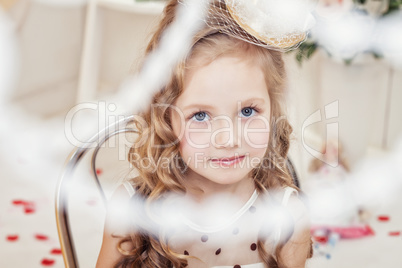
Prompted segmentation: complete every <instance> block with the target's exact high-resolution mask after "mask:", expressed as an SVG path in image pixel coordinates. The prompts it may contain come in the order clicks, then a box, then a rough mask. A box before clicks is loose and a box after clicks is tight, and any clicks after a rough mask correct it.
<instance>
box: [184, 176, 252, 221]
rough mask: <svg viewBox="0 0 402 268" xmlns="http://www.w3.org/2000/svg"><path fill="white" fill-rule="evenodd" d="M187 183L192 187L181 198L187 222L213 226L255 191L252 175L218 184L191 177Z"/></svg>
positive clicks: (241, 205) (242, 203)
mask: <svg viewBox="0 0 402 268" xmlns="http://www.w3.org/2000/svg"><path fill="white" fill-rule="evenodd" d="M188 182H189V183H191V185H194V187H189V188H188V189H187V192H186V194H185V196H184V197H183V199H182V201H183V202H181V204H184V211H183V212H184V215H185V216H186V218H188V219H189V220H190V221H192V222H194V223H196V224H199V225H202V226H211V225H212V226H213V225H216V224H219V223H221V222H224V221H226V220H227V219H229V218H231V217H232V216H233V215H235V214H236V213H237V212H238V211H239V210H240V209H241V208H242V207H243V206H244V205H245V204H246V203H247V201H249V199H250V198H251V196H252V195H253V193H254V191H255V185H254V181H253V179H252V178H244V179H242V180H240V181H238V182H237V183H234V184H218V183H214V182H212V181H209V180H202V179H201V178H198V179H197V178H195V177H192V178H189V180H188ZM197 182H198V183H197Z"/></svg>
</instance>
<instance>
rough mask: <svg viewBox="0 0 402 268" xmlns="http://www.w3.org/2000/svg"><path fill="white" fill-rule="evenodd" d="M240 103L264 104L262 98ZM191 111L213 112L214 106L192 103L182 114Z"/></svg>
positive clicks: (185, 107)
mask: <svg viewBox="0 0 402 268" xmlns="http://www.w3.org/2000/svg"><path fill="white" fill-rule="evenodd" d="M239 102H241V103H253V102H260V103H261V104H265V100H264V99H263V98H250V99H246V100H243V101H239ZM191 109H200V110H213V109H215V107H214V106H212V105H208V104H200V103H192V104H189V105H186V106H184V107H183V109H182V110H183V112H185V111H186V110H191Z"/></svg>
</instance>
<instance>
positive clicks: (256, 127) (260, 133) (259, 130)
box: [243, 118, 270, 149]
mask: <svg viewBox="0 0 402 268" xmlns="http://www.w3.org/2000/svg"><path fill="white" fill-rule="evenodd" d="M269 132H270V129H269V122H268V121H267V120H266V119H265V118H257V119H253V120H251V121H248V122H246V123H245V124H244V130H243V133H244V137H243V139H244V141H245V142H246V144H247V145H248V146H250V147H252V148H255V149H264V148H266V147H267V146H268V140H269Z"/></svg>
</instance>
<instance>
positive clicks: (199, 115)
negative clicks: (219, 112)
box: [191, 112, 209, 122]
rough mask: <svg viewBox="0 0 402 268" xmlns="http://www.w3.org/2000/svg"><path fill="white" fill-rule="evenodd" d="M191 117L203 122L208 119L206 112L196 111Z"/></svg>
mask: <svg viewBox="0 0 402 268" xmlns="http://www.w3.org/2000/svg"><path fill="white" fill-rule="evenodd" d="M191 119H193V120H194V121H197V122H204V121H206V120H208V119H209V116H208V115H207V113H206V112H197V113H195V114H194V115H193V116H192V117H191Z"/></svg>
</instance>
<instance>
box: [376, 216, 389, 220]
mask: <svg viewBox="0 0 402 268" xmlns="http://www.w3.org/2000/svg"><path fill="white" fill-rule="evenodd" d="M378 220H379V221H389V216H386V215H380V216H378Z"/></svg>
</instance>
